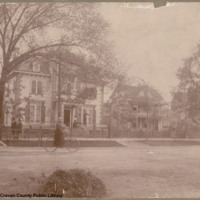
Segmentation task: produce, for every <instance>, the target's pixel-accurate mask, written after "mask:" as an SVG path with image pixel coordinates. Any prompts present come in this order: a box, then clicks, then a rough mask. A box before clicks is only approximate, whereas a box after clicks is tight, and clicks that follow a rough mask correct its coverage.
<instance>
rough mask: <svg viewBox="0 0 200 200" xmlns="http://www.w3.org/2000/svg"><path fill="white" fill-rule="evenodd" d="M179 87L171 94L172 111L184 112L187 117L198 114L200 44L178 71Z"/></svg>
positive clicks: (199, 102)
mask: <svg viewBox="0 0 200 200" xmlns="http://www.w3.org/2000/svg"><path fill="white" fill-rule="evenodd" d="M177 77H178V79H179V85H178V87H177V88H176V90H175V91H174V92H173V93H172V96H173V99H172V109H173V110H180V109H182V110H185V111H186V112H187V114H188V116H189V117H191V118H194V117H198V116H199V113H200V44H198V45H197V48H196V51H195V52H194V53H193V54H192V55H191V56H190V57H188V58H187V59H186V60H185V61H184V65H183V66H182V67H181V68H179V69H178V73H177Z"/></svg>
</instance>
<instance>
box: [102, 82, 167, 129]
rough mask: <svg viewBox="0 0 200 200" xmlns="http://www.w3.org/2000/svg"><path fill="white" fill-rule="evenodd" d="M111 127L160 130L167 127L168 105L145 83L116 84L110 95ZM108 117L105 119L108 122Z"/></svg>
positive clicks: (106, 106)
mask: <svg viewBox="0 0 200 200" xmlns="http://www.w3.org/2000/svg"><path fill="white" fill-rule="evenodd" d="M109 105H110V107H109V106H108V105H107V104H105V109H106V110H107V113H108V110H109V109H110V123H111V127H115V128H117V129H121V130H124V129H129V130H133V131H134V130H142V131H147V130H148V131H151V130H156V131H162V130H165V129H168V127H169V118H168V111H169V105H168V104H167V103H165V101H164V99H163V98H162V96H161V95H160V94H159V93H158V92H157V91H156V90H155V89H153V88H151V87H149V86H147V85H138V86H130V85H126V86H118V87H117V88H116V89H115V90H114V92H113V94H112V95H111V97H110V104H109ZM108 119H109V117H108V116H105V121H107V122H108V123H109V120H108Z"/></svg>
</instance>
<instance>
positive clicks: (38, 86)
mask: <svg viewBox="0 0 200 200" xmlns="http://www.w3.org/2000/svg"><path fill="white" fill-rule="evenodd" d="M37 94H42V82H41V81H38V83H37Z"/></svg>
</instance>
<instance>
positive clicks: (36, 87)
mask: <svg viewBox="0 0 200 200" xmlns="http://www.w3.org/2000/svg"><path fill="white" fill-rule="evenodd" d="M31 93H32V94H40V95H42V82H41V81H35V80H33V81H32V83H31Z"/></svg>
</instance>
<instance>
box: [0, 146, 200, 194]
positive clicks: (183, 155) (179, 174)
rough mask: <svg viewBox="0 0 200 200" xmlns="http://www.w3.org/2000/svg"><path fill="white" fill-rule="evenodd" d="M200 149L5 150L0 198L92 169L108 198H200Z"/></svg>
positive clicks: (1, 151) (0, 150) (1, 154)
mask: <svg viewBox="0 0 200 200" xmlns="http://www.w3.org/2000/svg"><path fill="white" fill-rule="evenodd" d="M197 152H200V147H199V146H187V147H150V146H148V145H144V144H141V143H139V142H132V143H130V144H129V145H128V146H127V147H112V148H111V147H110V148H109V147H107V148H102V147H101V148H91V147H90V148H81V149H80V150H79V151H78V152H76V153H68V152H67V151H64V150H63V149H61V150H58V151H56V152H55V153H47V152H45V151H44V149H43V148H36V147H35V148H25V147H24V148H20V147H9V148H4V147H1V148H0V158H1V164H0V176H1V178H0V193H8V194H13V193H35V192H38V190H39V188H40V185H41V184H42V180H44V178H45V177H47V176H48V175H49V174H50V173H52V172H53V171H54V170H56V169H72V168H83V169H89V170H91V171H92V172H93V173H95V174H96V176H98V177H99V178H101V179H102V180H103V181H104V182H105V184H106V187H107V190H108V197H122V198H123V197H129V198H131V197H156V196H158V197H200V189H199V185H200V170H199V169H200V154H199V153H197Z"/></svg>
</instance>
